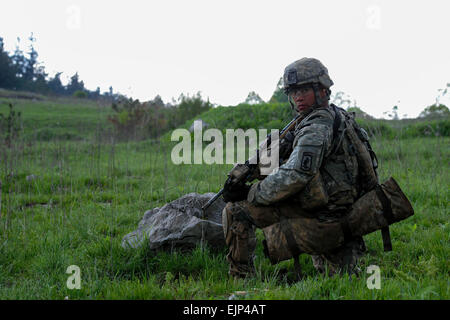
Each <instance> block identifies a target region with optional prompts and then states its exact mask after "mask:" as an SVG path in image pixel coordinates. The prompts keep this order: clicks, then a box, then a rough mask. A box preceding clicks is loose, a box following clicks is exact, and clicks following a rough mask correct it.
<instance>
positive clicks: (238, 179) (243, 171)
mask: <svg viewBox="0 0 450 320" xmlns="http://www.w3.org/2000/svg"><path fill="white" fill-rule="evenodd" d="M299 118H300V115H297V116H296V117H295V118H294V119H292V120H291V122H289V123H288V124H287V125H286V126H285V127H284V128H283V129H282V130H281V131H280V136H279V140H280V141H281V139H283V138H284V136H285V135H286V134H287V133H288V132H289V131H291V130H292V129H293V128H294V126H295V124H296V123H297V120H298V119H299ZM271 142H272V135H271V134H268V135H267V138H266V140H264V142H263V143H262V144H261V146H260V149H258V150H256V155H255V156H254V157H253V158H251V159H248V160H247V161H245V163H244V164H237V165H236V166H235V167H234V168H233V169H232V170H231V171H230V173H229V174H228V179H231V183H232V184H238V183H242V182H243V183H245V182H249V181H252V180H253V179H254V178H255V172H256V171H257V170H258V169H259V162H260V158H259V153H260V150H261V149H264V148H268V147H270V144H271ZM255 157H256V159H255ZM255 160H256V161H255ZM223 192H224V190H223V188H222V189H220V191H219V192H218V193H217V194H216V195H215V196H214V197H212V198H211V199H209V201H208V202H207V203H206V204H205V205H204V206H203V207H202V219H205V218H207V217H206V213H205V212H206V210H207V209H208V208H209V207H210V206H211V205H212V204H213V203H214V202H215V201H216V200H217V199H218V198H219V197H220V196H221V195H222V194H223Z"/></svg>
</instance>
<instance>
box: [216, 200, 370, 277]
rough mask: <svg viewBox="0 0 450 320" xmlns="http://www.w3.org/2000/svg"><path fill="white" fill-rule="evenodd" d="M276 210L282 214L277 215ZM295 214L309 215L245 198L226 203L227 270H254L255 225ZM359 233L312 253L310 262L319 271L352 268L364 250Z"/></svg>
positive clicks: (247, 272)
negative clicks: (330, 248) (254, 202)
mask: <svg viewBox="0 0 450 320" xmlns="http://www.w3.org/2000/svg"><path fill="white" fill-rule="evenodd" d="M280 214H282V215H283V216H282V217H280ZM298 214H304V215H311V214H310V213H307V212H302V210H301V208H297V209H296V212H295V213H294V212H292V210H279V207H275V206H261V207H259V206H258V207H256V206H253V205H251V204H249V203H248V202H247V201H245V200H244V201H239V202H235V203H231V202H229V203H227V205H226V206H225V208H224V210H223V212H222V223H223V228H224V235H225V243H226V245H227V246H228V254H227V261H228V262H229V266H230V268H229V273H230V274H231V275H233V276H236V277H245V276H247V275H251V274H253V273H254V271H255V269H254V261H253V260H254V251H255V248H256V236H255V228H265V227H268V226H270V225H272V224H274V223H277V222H279V221H280V219H283V218H287V219H289V218H295V217H296V216H297V215H298ZM365 250H366V249H365V244H364V240H363V239H362V237H357V238H353V239H351V240H350V241H348V242H346V243H345V244H344V245H343V246H341V247H338V248H336V249H334V250H332V251H329V252H326V253H323V254H320V255H312V256H311V257H312V260H313V265H314V267H315V268H316V270H318V271H319V272H321V273H325V272H326V271H328V274H329V275H333V274H336V273H340V272H344V271H347V272H354V271H355V267H356V265H357V263H358V259H359V258H360V257H361V256H362V255H363V253H364V251H365Z"/></svg>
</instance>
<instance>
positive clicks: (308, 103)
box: [289, 87, 316, 113]
mask: <svg viewBox="0 0 450 320" xmlns="http://www.w3.org/2000/svg"><path fill="white" fill-rule="evenodd" d="M289 95H290V96H291V98H292V100H293V101H294V105H295V108H296V109H297V111H298V112H299V113H306V112H308V111H310V109H311V108H312V106H313V105H314V104H315V102H316V98H315V96H314V90H313V89H312V88H311V87H300V88H298V89H296V90H293V91H292V92H291V93H289Z"/></svg>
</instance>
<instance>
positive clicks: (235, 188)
mask: <svg viewBox="0 0 450 320" xmlns="http://www.w3.org/2000/svg"><path fill="white" fill-rule="evenodd" d="M249 190H250V186H249V185H247V184H245V183H243V182H240V183H236V184H232V183H231V179H230V178H228V179H227V181H226V182H225V185H224V186H223V195H222V196H223V200H224V201H225V202H237V201H242V200H245V199H247V195H248V192H249Z"/></svg>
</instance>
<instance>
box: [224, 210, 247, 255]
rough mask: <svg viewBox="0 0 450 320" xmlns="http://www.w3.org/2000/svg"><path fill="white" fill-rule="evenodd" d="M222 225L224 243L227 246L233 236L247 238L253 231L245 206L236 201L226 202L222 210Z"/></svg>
mask: <svg viewBox="0 0 450 320" xmlns="http://www.w3.org/2000/svg"><path fill="white" fill-rule="evenodd" d="M222 227H223V232H224V237H225V243H226V244H227V245H228V246H229V245H230V243H231V241H232V238H233V236H237V237H239V238H240V239H247V238H249V236H251V233H252V232H253V223H252V218H251V216H250V215H249V213H248V212H247V210H245V208H244V207H243V206H241V205H239V204H237V203H231V202H230V203H228V204H227V205H226V206H225V208H224V209H223V211H222Z"/></svg>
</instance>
